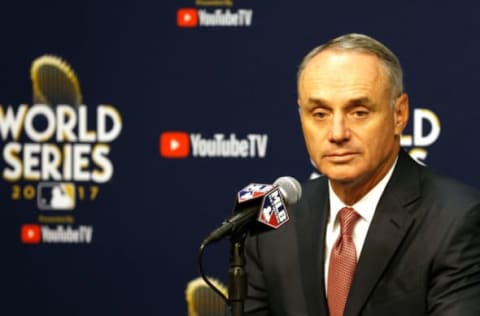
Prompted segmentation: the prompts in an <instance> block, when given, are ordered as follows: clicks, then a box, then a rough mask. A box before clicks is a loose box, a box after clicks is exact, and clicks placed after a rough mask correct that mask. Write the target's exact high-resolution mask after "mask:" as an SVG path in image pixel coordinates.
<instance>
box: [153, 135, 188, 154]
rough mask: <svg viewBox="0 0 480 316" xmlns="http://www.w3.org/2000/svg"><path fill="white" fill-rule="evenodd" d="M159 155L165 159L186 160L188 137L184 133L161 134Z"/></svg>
mask: <svg viewBox="0 0 480 316" xmlns="http://www.w3.org/2000/svg"><path fill="white" fill-rule="evenodd" d="M159 147H160V155H161V156H162V157H165V158H186V157H188V155H189V154H190V137H189V135H188V133H185V132H163V133H162V134H161V135H160V144H159Z"/></svg>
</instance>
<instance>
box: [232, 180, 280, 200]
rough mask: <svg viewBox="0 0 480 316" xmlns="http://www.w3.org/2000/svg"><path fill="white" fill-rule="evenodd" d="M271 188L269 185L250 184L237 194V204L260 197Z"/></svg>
mask: <svg viewBox="0 0 480 316" xmlns="http://www.w3.org/2000/svg"><path fill="white" fill-rule="evenodd" d="M273 188H274V186H273V185H270V184H259V183H250V184H249V185H247V186H246V187H245V188H243V189H241V190H240V191H239V192H238V203H242V202H245V201H248V200H253V199H256V198H259V197H262V196H264V195H265V194H267V193H268V192H270V191H271V190H272V189H273Z"/></svg>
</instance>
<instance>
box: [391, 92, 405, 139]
mask: <svg viewBox="0 0 480 316" xmlns="http://www.w3.org/2000/svg"><path fill="white" fill-rule="evenodd" d="M393 110H394V120H395V135H398V136H400V135H401V134H402V131H403V130H404V129H405V127H406V126H407V123H408V116H409V104H408V95H407V94H406V93H402V94H401V95H400V96H399V97H398V98H397V100H396V101H395V105H394V109H393Z"/></svg>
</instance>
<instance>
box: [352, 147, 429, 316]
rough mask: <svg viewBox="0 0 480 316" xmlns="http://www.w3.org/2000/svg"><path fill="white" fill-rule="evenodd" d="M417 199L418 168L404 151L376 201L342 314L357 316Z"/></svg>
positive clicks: (410, 219)
mask: <svg viewBox="0 0 480 316" xmlns="http://www.w3.org/2000/svg"><path fill="white" fill-rule="evenodd" d="M419 196H420V185H419V174H418V166H415V163H414V162H413V161H412V160H411V159H410V158H409V157H408V156H407V154H406V153H404V152H403V151H401V152H400V155H399V159H398V163H397V166H396V168H395V171H394V173H393V175H392V178H391V179H390V181H389V184H388V185H387V187H386V188H385V192H384V193H383V195H382V198H381V199H380V201H379V204H378V206H377V209H376V211H375V215H374V217H373V220H372V223H371V224H370V228H369V230H368V233H367V237H366V239H365V243H364V247H363V249H362V253H361V255H360V258H359V262H358V265H357V271H356V273H355V276H354V280H353V282H352V287H351V289H350V294H349V297H348V300H347V305H346V307H345V313H344V315H345V316H347V315H359V314H360V311H361V309H362V307H363V305H364V304H365V303H366V301H367V299H368V297H369V295H370V293H371V292H372V290H373V289H374V287H375V285H376V284H377V282H378V281H379V279H380V278H381V276H382V275H383V273H384V271H385V269H386V267H387V266H388V264H389V262H390V260H391V259H392V257H393V255H394V253H395V250H396V249H397V248H398V246H399V245H400V243H401V241H402V240H403V238H404V237H405V235H406V233H407V232H408V229H409V227H410V226H411V224H412V223H413V216H412V215H411V214H410V213H409V212H408V211H407V205H408V204H411V203H412V202H413V201H415V200H416V199H417V198H418V197H419Z"/></svg>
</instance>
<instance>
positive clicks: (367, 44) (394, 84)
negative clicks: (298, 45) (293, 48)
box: [297, 33, 403, 99]
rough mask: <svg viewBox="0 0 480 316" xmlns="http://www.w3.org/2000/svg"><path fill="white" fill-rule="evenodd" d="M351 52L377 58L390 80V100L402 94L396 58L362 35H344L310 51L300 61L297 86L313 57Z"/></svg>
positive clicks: (401, 77)
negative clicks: (321, 54)
mask: <svg viewBox="0 0 480 316" xmlns="http://www.w3.org/2000/svg"><path fill="white" fill-rule="evenodd" d="M329 49H330V50H339V51H352V52H358V53H365V54H372V55H375V56H377V57H378V59H379V60H380V61H381V63H382V64H383V66H384V70H385V72H386V74H387V75H388V77H389V79H390V88H391V95H392V99H395V98H397V97H398V96H399V95H400V94H401V93H402V92H403V71H402V66H401V65H400V61H399V60H398V58H397V56H395V54H394V53H393V52H392V51H391V50H390V49H388V48H387V47H386V46H385V45H383V44H382V43H380V42H379V41H377V40H376V39H374V38H372V37H370V36H367V35H364V34H356V33H351V34H345V35H342V36H340V37H337V38H334V39H332V40H330V41H328V42H327V43H325V44H323V45H320V46H318V47H315V48H314V49H312V50H311V51H310V52H309V53H308V54H307V55H306V56H305V57H304V58H303V60H302V62H301V64H300V66H299V67H298V72H297V84H298V83H299V82H300V76H301V75H302V72H303V70H304V69H305V67H306V66H307V64H308V63H309V62H310V60H312V58H313V57H315V56H316V55H318V54H319V53H321V52H323V51H326V50H329Z"/></svg>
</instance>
